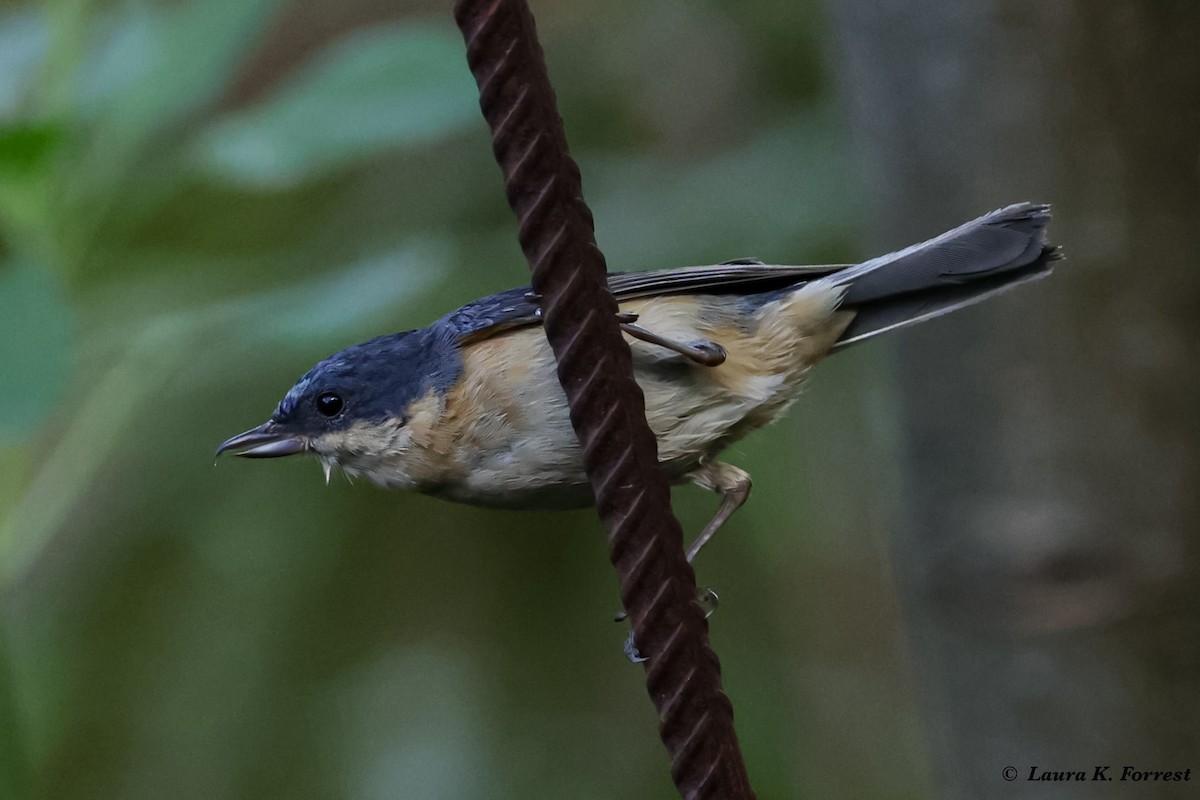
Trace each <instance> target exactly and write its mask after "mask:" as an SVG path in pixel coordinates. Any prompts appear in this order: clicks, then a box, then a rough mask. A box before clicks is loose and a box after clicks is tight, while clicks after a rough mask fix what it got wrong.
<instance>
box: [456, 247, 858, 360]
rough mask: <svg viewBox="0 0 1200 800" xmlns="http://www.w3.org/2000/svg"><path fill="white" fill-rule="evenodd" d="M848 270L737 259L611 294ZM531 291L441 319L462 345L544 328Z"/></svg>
mask: <svg viewBox="0 0 1200 800" xmlns="http://www.w3.org/2000/svg"><path fill="white" fill-rule="evenodd" d="M845 268H846V267H845V265H823V266H805V267H793V266H784V265H779V264H763V263H762V262H759V261H754V260H751V259H738V260H737V261H730V262H726V263H724V264H715V265H712V266H706V267H678V268H675V269H660V270H651V271H647V272H613V273H610V274H609V276H608V289H609V291H611V292H612V293H613V296H614V297H616V298H617V300H618V301H621V300H633V299H636V298H641V297H656V296H659V295H666V294H686V293H698V294H756V293H758V292H769V291H772V290H775V289H782V288H783V287H785V286H791V285H793V284H796V283H801V282H803V281H808V280H813V279H814V278H822V277H825V276H826V275H831V274H833V273H834V272H838V271H839V270H843V269H845ZM530 291H531V290H530V288H529V287H528V286H524V287H521V288H519V289H509V290H508V291H505V292H500V293H498V294H494V295H491V296H489V297H484V298H481V299H479V300H476V301H474V302H473V303H468V304H467V305H465V306H463V307H462V308H460V309H458V310H456V311H452V312H451V313H450V314H448V315H446V316H445V317H443V318H442V322H443V324H445V325H447V326H449V328H450V330H451V331H453V333H454V335H455V336H456V337H457V338H458V339H459V340H460V341H462V342H474V341H479V340H481V339H486V338H488V337H491V336H495V335H497V334H499V333H502V332H504V331H507V330H511V329H513V328H518V327H524V326H526V325H537V324H540V323H541V309H540V308H539V307H538V305H537V304H536V303H535V302H533V301H532V300H531V299H530V298H529V293H530Z"/></svg>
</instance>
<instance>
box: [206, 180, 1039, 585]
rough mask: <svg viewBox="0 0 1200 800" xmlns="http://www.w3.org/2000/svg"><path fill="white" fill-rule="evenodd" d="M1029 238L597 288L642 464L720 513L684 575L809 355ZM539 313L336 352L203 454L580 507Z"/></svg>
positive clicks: (490, 315)
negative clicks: (635, 422) (636, 426)
mask: <svg viewBox="0 0 1200 800" xmlns="http://www.w3.org/2000/svg"><path fill="white" fill-rule="evenodd" d="M1049 221H1050V207H1049V206H1048V205H1042V204H1035V203H1018V204H1015V205H1010V206H1007V207H1004V208H1000V209H997V210H996V211H993V212H991V213H988V214H985V215H983V216H981V217H979V218H977V219H975V220H972V221H970V222H967V223H966V224H964V225H961V226H959V227H957V228H954V229H953V230H950V231H948V232H946V233H943V234H941V235H940V236H937V237H935V238H933V239H930V240H928V241H925V242H921V243H919V244H915V245H912V246H911V247H907V248H905V249H903V250H899V251H897V252H893V253H889V254H887V255H883V256H879V257H877V258H873V259H871V260H869V261H865V262H862V263H859V264H854V265H835V266H787V265H773V264H765V263H763V262H761V261H758V260H755V259H737V260H734V261H728V262H725V263H722V264H717V265H712V266H699V267H681V268H673V269H662V270H652V271H644V272H627V273H610V274H609V276H608V288H609V290H610V291H611V293H612V294H613V296H614V297H615V299H616V300H617V302H618V307H619V317H618V320H617V323H618V324H619V325H620V326H621V329H622V331H623V332H624V333H625V335H626V337H627V341H628V343H629V345H630V348H631V351H632V355H633V364H634V377H635V379H636V380H637V382H638V384H639V385H640V387H641V389H642V392H643V394H644V396H645V408H646V419H647V421H648V423H649V425H650V428H651V430H652V431H653V432H654V434H655V436H656V437H657V442H658V459H659V463H660V465H661V467H662V469H663V470H665V471H666V474H667V476H668V478H669V479H670V480H671V481H672V482H673V483H685V482H690V483H692V484H695V485H697V486H700V487H701V488H703V489H707V490H709V491H712V492H715V493H716V494H717V495H718V497H719V498H720V504H719V507H718V509H717V511H716V513H715V514H714V516H713V517H712V518H711V520H710V521H709V522H708V524H707V525H705V527H704V528H703V529H702V530H701V532H700V533H699V535H698V536H697V537H696V538H695V540H694V541H693V542H692V543H691V545H690V546H689V548H688V550H687V558H688V560H689V561H691V560H692V559H694V558H695V557H696V555H697V554H698V553H699V552H700V549H701V548H702V547H703V546H704V545H705V543H707V542H708V541H709V540H710V539H711V538H712V537H713V535H714V534H715V533H716V532H717V531H718V529H720V528H721V527H722V525H724V524H725V523H726V522H727V521H728V519H729V518H730V516H732V515H733V513H734V512H735V511H736V510H737V509H738V508H739V507H741V506H742V504H743V503H745V502H746V500H747V498H748V496H749V494H750V488H751V478H750V475H749V474H748V473H747V472H746V471H744V470H742V469H740V468H739V467H736V466H734V465H732V464H729V463H727V462H724V461H722V460H720V459H719V456H720V454H721V452H722V450H724V449H725V448H726V447H727V446H728V445H730V444H731V443H733V442H735V441H737V440H739V439H741V438H742V437H744V436H746V435H747V434H749V433H751V432H752V431H754V430H756V429H758V428H761V427H763V426H764V425H767V424H769V423H771V422H774V421H775V420H777V419H778V418H780V417H781V416H782V415H783V414H784V412H785V411H786V410H787V409H788V407H789V406H790V405H791V404H792V403H793V402H794V401H795V400H796V399H797V398H798V396H799V395H800V393H801V389H802V388H803V386H804V384H805V380H806V377H807V375H808V373H809V371H810V369H811V368H812V367H813V366H814V365H815V364H817V363H818V362H819V361H821V360H822V359H823V358H825V357H827V356H829V355H832V354H835V353H838V352H840V351H842V350H845V349H846V348H848V347H851V346H853V345H856V344H859V343H861V342H864V341H867V340H870V339H873V338H874V337H876V336H879V335H881V334H883V333H887V332H889V331H893V330H897V329H900V328H904V327H906V326H909V325H913V324H916V323H919V322H923V321H925V320H929V319H932V318H935V317H938V316H941V315H943V314H946V313H948V312H951V311H954V310H957V309H959V308H963V307H965V306H969V305H972V304H974V303H976V302H978V301H980V300H983V299H985V298H988V297H991V296H993V295H995V294H997V293H1000V292H1003V291H1006V290H1008V289H1011V288H1013V287H1015V286H1018V285H1020V284H1023V283H1027V282H1029V281H1033V280H1036V279H1040V278H1043V277H1045V276H1047V275H1048V274H1050V272H1051V270H1052V264H1053V262H1055V261H1056V260H1058V259H1059V258H1061V252H1060V250H1059V248H1057V247H1055V246H1054V245H1052V244H1050V243H1049V242H1048V241H1047V237H1046V226H1047V225H1048V223H1049ZM539 300H540V298H539V297H538V296H537V295H536V294H534V293H533V292H532V291H530V289H529V288H528V287H523V288H518V289H512V290H509V291H504V292H500V293H497V294H493V295H491V296H488V297H485V298H482V299H480V300H476V301H474V302H471V303H468V304H467V305H465V306H463V307H461V308H459V309H457V310H455V311H452V312H450V313H449V314H446V315H445V316H443V317H441V318H440V319H438V320H437V321H435V322H433V323H432V324H430V325H428V326H426V327H424V328H417V329H413V330H408V331H403V332H400V333H392V334H387V335H383V336H378V337H376V338H373V339H371V340H369V341H366V342H363V343H361V344H355V345H352V346H350V347H347V348H345V349H343V350H341V351H339V352H337V353H335V354H333V355H332V356H330V357H328V358H326V359H325V360H323V361H321V362H319V363H318V364H317V365H316V366H314V367H313V368H312V369H310V370H309V371H308V372H307V373H305V374H304V375H303V376H302V377H301V378H300V379H299V380H298V381H297V382H296V383H295V385H294V386H292V387H291V389H289V390H288V391H287V393H286V394H285V395H284V397H283V399H282V400H280V401H279V403H278V405H277V406H276V408H275V411H274V413H273V414H272V415H271V417H270V419H268V420H267V421H266V422H264V423H262V424H261V425H259V426H257V427H255V428H251V429H250V430H247V431H245V432H243V433H239V434H238V435H236V436H233V437H231V438H229V439H227V440H226V441H225V442H223V443H222V444H221V445H220V446H219V447H218V448H217V456H218V457H220V456H221V454H223V453H233V454H235V455H238V456H242V457H245V458H277V457H282V456H291V455H298V454H304V453H307V454H311V455H315V456H316V457H317V459H319V461H320V463H321V465H322V467H323V469H324V473H325V481H326V483H328V482H329V479H330V474H331V472H332V471H333V470H334V469H335V468H336V469H340V470H342V471H343V472H344V473H346V474H347V475H348V476H349V477H355V476H364V477H366V478H368V479H370V480H371V481H373V482H374V483H376V484H379V485H380V486H383V487H388V488H399V489H409V490H416V491H418V492H422V493H425V494H428V495H433V496H436V497H441V498H444V499H447V500H451V501H457V502H462V503H468V504H472V505H479V506H488V507H497V508H575V507H582V506H587V505H589V504H591V503H592V502H593V497H592V491H591V487H590V484H589V482H588V479H587V476H586V474H585V472H584V467H583V457H582V451H581V448H580V444H579V442H578V440H577V439H576V436H575V433H574V429H573V428H572V426H571V422H570V417H569V414H568V409H567V402H566V397H565V395H564V393H563V390H562V388H561V386H560V385H559V383H558V379H557V377H556V373H555V361H554V355H553V353H552V352H551V350H550V347H549V344H548V343H547V341H546V338H545V335H544V334H543V333H542V331H541V329H540V324H541V309H540V306H539V305H538V301H539Z"/></svg>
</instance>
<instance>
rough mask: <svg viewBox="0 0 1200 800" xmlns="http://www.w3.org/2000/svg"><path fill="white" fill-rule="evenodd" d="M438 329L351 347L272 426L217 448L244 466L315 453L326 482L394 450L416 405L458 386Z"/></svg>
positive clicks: (297, 393)
mask: <svg viewBox="0 0 1200 800" xmlns="http://www.w3.org/2000/svg"><path fill="white" fill-rule="evenodd" d="M439 333H440V332H439V331H438V329H437V328H421V329H419V330H413V331H405V332H404V333H394V334H389V335H387V336H379V337H376V338H374V339H371V340H370V341H366V342H363V343H362V344H356V345H353V346H351V347H347V348H346V349H344V350H341V351H339V352H337V353H334V354H333V355H332V356H330V357H329V358H327V359H325V360H324V361H322V362H320V363H319V364H317V365H316V366H315V367H313V368H312V369H310V370H309V371H308V372H307V373H305V374H304V376H303V377H302V378H300V380H298V381H297V382H296V384H295V386H293V387H292V388H291V389H290V390H288V393H287V394H286V395H284V397H283V399H282V400H280V401H279V405H278V406H276V408H275V413H273V414H272V415H271V418H270V419H269V420H267V421H266V422H264V423H263V424H262V425H259V426H258V427H256V428H252V429H250V430H248V431H245V432H244V433H239V434H238V435H237V436H234V437H232V438H230V439H228V440H226V441H225V442H223V443H222V444H221V446H220V447H218V448H217V455H218V456H219V455H221V454H222V453H226V452H232V453H234V454H236V455H239V456H243V457H245V458H276V457H279V456H289V455H295V454H298V453H313V454H315V455H317V456H318V457H319V458H320V459H321V461H322V464H323V465H324V468H325V475H326V479H328V477H329V472H330V470H331V469H332V468H333V467H334V466H335V465H339V464H340V465H342V466H347V465H348V464H351V463H352V462H353V461H354V460H355V459H357V458H362V457H365V456H371V455H377V453H373V452H372V451H374V450H377V449H380V448H387V447H394V446H396V442H397V440H398V439H399V438H400V437H402V435H403V430H404V426H405V424H406V422H407V421H408V418H409V416H410V414H411V410H412V408H413V406H414V404H416V403H418V402H421V401H423V400H424V401H429V400H431V399H433V400H436V399H437V398H439V397H440V396H442V395H444V394H445V392H446V391H447V390H448V389H449V387H450V386H451V385H453V383H454V381H455V379H456V378H457V375H458V372H459V369H460V362H459V359H458V355H457V352H456V347H455V345H454V343H453V341H452V339H451V338H449V337H447V336H445V335H439Z"/></svg>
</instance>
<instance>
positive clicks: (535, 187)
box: [454, 0, 754, 800]
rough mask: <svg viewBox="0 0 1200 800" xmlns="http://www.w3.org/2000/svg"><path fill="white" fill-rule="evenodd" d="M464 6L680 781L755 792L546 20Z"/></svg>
mask: <svg viewBox="0 0 1200 800" xmlns="http://www.w3.org/2000/svg"><path fill="white" fill-rule="evenodd" d="M454 15H455V20H456V21H457V23H458V26H459V28H460V29H461V30H462V33H463V37H464V39H465V40H466V43H467V61H468V64H469V65H470V67H471V72H472V74H474V76H475V81H476V83H477V84H478V85H479V95H480V106H481V108H482V110H483V115H484V117H485V118H486V119H487V122H488V125H489V126H490V127H491V130H492V147H493V151H494V152H495V155H496V160H497V162H498V163H499V164H500V168H501V171H502V172H503V173H504V182H505V187H506V191H507V194H508V202H509V205H511V206H512V208H513V210H514V211H515V212H516V215H517V220H518V223H519V228H520V230H519V237H520V242H521V247H522V249H523V250H524V252H525V257H526V259H528V261H529V264H530V266H531V268H532V270H533V280H532V285H533V291H534V292H536V293H537V294H539V295H541V304H542V312H543V322H544V326H545V329H546V337H547V339H548V340H549V342H550V346H551V348H552V349H553V350H554V355H555V358H556V360H557V362H558V378H559V381H560V382H561V383H562V386H563V389H564V391H565V392H566V396H567V402H568V404H569V406H570V410H571V423H572V425H573V426H574V427H575V432H576V435H578V437H579V440H580V441H581V442H582V444H583V459H584V467H585V468H586V470H587V474H588V477H589V479H590V480H591V482H592V487H593V491H594V494H595V497H596V508H597V511H598V513H599V515H600V518H601V519H602V520H603V521H604V524H605V526H606V528H607V529H608V535H609V538H608V541H609V549H610V555H611V558H612V562H613V565H614V566H615V567H616V569H617V573H618V575H619V577H620V581H621V600H622V603H623V604H624V606H625V610H626V612H627V613H628V615H629V618H630V621H631V622H632V624H633V631H634V637H635V640H636V642H637V647H638V649H639V651H640V652H641V653H642V655H643V656H645V657H646V661H645V662H644V665H645V668H646V684H647V688H648V690H649V693H650V697H651V699H652V700H653V701H654V704H655V706H656V707H657V708H658V713H659V735H660V736H661V738H662V740H663V743H664V744H665V745H666V747H667V751H668V752H669V754H670V757H671V773H672V776H673V778H674V780H675V785H676V787H677V788H678V790H679V792H680V794H681V795H682V796H684V797H687V798H707V797H719V798H733V799H734V800H737V799H739V798H753V796H754V794H753V792H752V791H751V789H750V782H749V778H748V777H747V775H746V769H745V766H744V764H743V762H742V755H741V751H740V749H739V747H738V742H737V737H736V734H735V733H734V728H733V707H732V705H731V704H730V702H729V699H728V698H727V697H726V696H725V694H724V692H723V691H722V689H721V673H720V665H719V663H718V661H717V656H716V654H715V653H714V652H713V650H712V648H711V647H710V645H709V642H708V624H707V622H706V621H705V619H704V614H703V611H702V609H701V608H700V606H699V605H698V604H697V602H696V577H695V574H694V573H693V572H692V568H691V566H690V565H689V564H688V563H687V560H686V558H685V557H684V552H683V532H682V529H681V528H680V525H679V521H678V520H677V519H676V518H675V516H674V514H673V513H672V511H671V498H670V487H669V485H668V482H667V479H666V476H665V475H664V474H663V472H662V470H661V469H659V466H658V451H657V442H656V440H655V438H654V434H653V432H651V430H650V427H649V425H648V424H647V423H646V417H645V401H644V398H643V396H642V391H641V389H640V388H639V387H638V385H637V383H636V382H635V381H634V379H633V361H632V357H631V355H630V350H629V346H628V345H627V344H626V343H625V340H624V339H623V338H622V336H621V333H620V329H619V328H618V322H617V316H616V315H617V303H616V300H615V299H614V298H613V296H612V294H611V293H609V291H608V285H607V279H606V267H605V263H604V256H603V255H602V254H601V253H600V250H599V248H598V247H597V246H596V240H595V234H594V230H593V225H592V214H591V211H590V210H589V209H588V207H587V205H586V204H585V203H584V201H583V194H582V190H581V187H580V178H579V168H578V167H577V166H576V165H575V162H574V161H573V160H572V159H571V157H570V155H569V154H568V152H567V141H566V134H565V132H564V130H563V125H562V119H561V118H560V117H559V115H558V110H557V106H556V103H555V97H554V90H553V89H552V88H551V86H550V79H549V76H548V75H547V72H546V65H545V60H544V58H543V55H542V49H541V45H540V44H539V43H538V40H537V33H536V31H535V28H534V22H533V15H532V13H531V12H530V10H529V7H528V5H527V4H526V2H525V0H458V2H456V3H455V6H454Z"/></svg>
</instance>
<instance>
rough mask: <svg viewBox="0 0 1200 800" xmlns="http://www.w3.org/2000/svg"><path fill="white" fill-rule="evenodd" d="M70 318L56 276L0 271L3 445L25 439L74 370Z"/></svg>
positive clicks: (19, 268)
mask: <svg viewBox="0 0 1200 800" xmlns="http://www.w3.org/2000/svg"><path fill="white" fill-rule="evenodd" d="M72 328H73V324H72V313H71V307H70V306H69V305H68V303H67V299H66V296H65V295H64V293H63V290H62V287H61V286H60V285H59V284H58V282H57V281H56V279H55V278H54V276H52V275H50V274H49V273H47V272H45V271H43V270H39V269H36V268H34V267H32V266H27V265H23V264H18V265H16V266H11V265H10V266H7V267H3V268H0V342H3V343H4V344H3V347H0V386H2V387H4V389H5V390H6V391H5V408H4V414H3V415H0V446H3V445H5V444H10V443H12V442H15V441H18V440H20V439H22V438H24V437H25V436H27V435H28V434H29V433H30V432H32V430H33V429H34V427H35V426H36V425H37V424H38V422H40V421H41V419H42V417H43V416H44V415H45V413H46V412H47V411H48V410H49V409H50V407H51V406H53V405H54V403H55V401H56V400H57V399H58V397H59V395H60V393H61V392H62V389H63V386H64V385H65V384H66V380H67V375H68V373H69V371H70V368H71V353H72Z"/></svg>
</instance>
